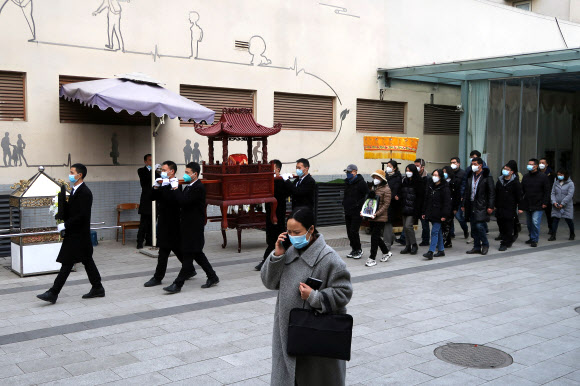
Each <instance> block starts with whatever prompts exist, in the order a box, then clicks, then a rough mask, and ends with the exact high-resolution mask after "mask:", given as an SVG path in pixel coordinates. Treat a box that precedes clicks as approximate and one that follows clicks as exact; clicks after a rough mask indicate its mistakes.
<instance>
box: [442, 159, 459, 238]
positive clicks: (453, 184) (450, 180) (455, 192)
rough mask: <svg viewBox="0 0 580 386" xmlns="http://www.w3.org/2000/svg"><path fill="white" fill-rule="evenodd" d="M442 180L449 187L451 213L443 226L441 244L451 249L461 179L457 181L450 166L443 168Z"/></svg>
mask: <svg viewBox="0 0 580 386" xmlns="http://www.w3.org/2000/svg"><path fill="white" fill-rule="evenodd" d="M443 178H445V181H446V182H447V184H448V185H449V193H450V194H451V211H452V213H451V214H452V215H451V216H449V218H447V219H446V220H445V221H444V222H443V224H442V228H443V243H444V247H445V248H453V242H452V238H453V236H454V235H453V229H454V228H453V220H454V218H455V215H456V214H457V212H458V211H459V208H460V207H461V193H460V192H461V179H459V178H458V177H457V176H456V175H455V172H454V171H453V168H452V167H451V166H444V167H443Z"/></svg>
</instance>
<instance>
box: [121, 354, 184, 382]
mask: <svg viewBox="0 0 580 386" xmlns="http://www.w3.org/2000/svg"><path fill="white" fill-rule="evenodd" d="M183 364H185V363H184V362H183V361H181V360H179V359H177V358H175V357H172V356H164V357H162V358H156V359H150V360H146V361H141V362H137V363H132V364H130V365H125V366H120V367H115V368H113V369H112V370H113V371H114V372H115V373H116V374H117V375H119V376H121V377H122V378H132V377H136V376H138V375H143V374H148V373H154V372H157V371H160V370H165V369H169V368H172V367H176V366H181V365H183Z"/></svg>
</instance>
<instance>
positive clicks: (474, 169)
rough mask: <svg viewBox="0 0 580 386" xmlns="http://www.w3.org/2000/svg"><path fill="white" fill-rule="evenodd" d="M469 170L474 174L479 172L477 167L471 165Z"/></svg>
mask: <svg viewBox="0 0 580 386" xmlns="http://www.w3.org/2000/svg"><path fill="white" fill-rule="evenodd" d="M471 170H473V172H474V173H477V171H478V170H479V165H471Z"/></svg>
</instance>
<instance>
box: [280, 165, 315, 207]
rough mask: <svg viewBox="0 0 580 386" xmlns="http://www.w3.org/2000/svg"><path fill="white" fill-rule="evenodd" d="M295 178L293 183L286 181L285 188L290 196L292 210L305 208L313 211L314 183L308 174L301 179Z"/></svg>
mask: <svg viewBox="0 0 580 386" xmlns="http://www.w3.org/2000/svg"><path fill="white" fill-rule="evenodd" d="M299 182H300V179H299V178H297V179H295V180H294V182H292V181H290V180H288V181H286V188H287V189H288V191H289V192H290V195H291V196H292V208H293V209H294V208H298V207H300V206H306V207H308V208H310V209H312V210H314V209H315V208H314V201H315V195H316V181H314V178H312V176H311V175H310V174H308V175H307V176H306V177H304V178H303V179H302V182H300V184H299V185H298V186H296V185H297V184H298V183H299Z"/></svg>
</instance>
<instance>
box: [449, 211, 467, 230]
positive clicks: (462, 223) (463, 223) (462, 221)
mask: <svg viewBox="0 0 580 386" xmlns="http://www.w3.org/2000/svg"><path fill="white" fill-rule="evenodd" d="M455 218H456V219H457V221H459V225H460V226H461V229H463V232H467V231H469V228H468V227H467V221H465V214H464V213H463V211H462V210H461V209H458V210H457V213H455ZM451 234H452V235H454V234H455V222H453V223H452V225H451Z"/></svg>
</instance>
